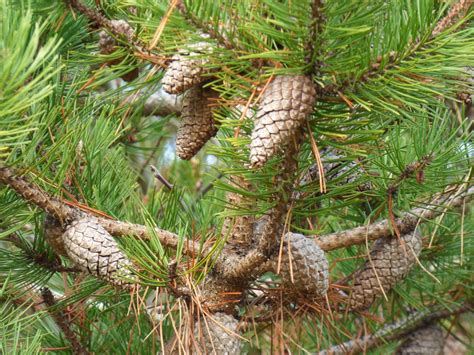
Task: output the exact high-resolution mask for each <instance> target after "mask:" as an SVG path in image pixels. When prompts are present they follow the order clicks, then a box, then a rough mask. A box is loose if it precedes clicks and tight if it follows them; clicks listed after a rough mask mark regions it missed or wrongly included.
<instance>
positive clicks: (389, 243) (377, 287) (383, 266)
mask: <svg viewBox="0 0 474 355" xmlns="http://www.w3.org/2000/svg"><path fill="white" fill-rule="evenodd" d="M402 244H404V246H403V245H402ZM421 249H422V239H421V234H420V233H419V232H417V231H416V232H415V233H413V232H410V233H407V234H405V235H402V236H401V237H400V240H399V239H398V238H397V237H385V238H380V239H378V240H377V241H376V242H375V243H374V246H373V248H372V250H371V251H370V260H367V261H366V263H365V265H364V266H363V267H362V269H360V270H359V271H358V272H356V274H355V278H354V286H353V287H352V292H351V295H350V300H349V309H350V310H363V309H367V308H368V307H370V305H372V303H373V302H374V301H375V299H376V298H377V297H379V296H381V295H383V292H385V293H387V292H388V291H389V290H390V289H391V288H392V287H394V286H395V285H396V284H397V283H398V282H400V281H402V280H403V279H404V278H405V277H406V276H407V275H408V273H409V271H410V270H411V269H412V268H413V266H414V265H415V264H416V258H417V257H418V255H420V252H421ZM381 287H382V288H383V290H382V288H381Z"/></svg>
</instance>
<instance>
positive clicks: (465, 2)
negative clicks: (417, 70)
mask: <svg viewBox="0 0 474 355" xmlns="http://www.w3.org/2000/svg"><path fill="white" fill-rule="evenodd" d="M473 1H474V0H460V1H459V2H458V3H456V4H454V5H453V6H452V7H451V10H450V11H449V13H448V14H447V15H446V16H445V17H443V18H442V19H441V20H440V21H439V22H438V24H437V25H436V27H435V29H434V30H433V32H432V33H431V36H427V37H426V39H425V41H422V40H421V39H418V40H416V41H414V42H413V43H412V44H411V45H410V48H408V49H407V50H406V53H407V54H406V55H404V56H402V57H399V56H397V53H396V52H393V51H392V52H390V54H389V57H388V60H387V63H386V64H385V66H384V67H383V68H381V63H382V61H383V59H384V58H383V57H382V56H380V57H378V58H377V60H376V62H375V63H373V64H372V65H371V66H370V67H369V68H368V69H367V70H366V72H365V73H362V74H361V75H360V77H359V78H358V79H357V81H356V83H355V85H362V84H366V83H368V82H369V81H370V80H371V79H375V78H377V77H380V76H383V75H385V73H386V72H387V71H389V70H391V69H395V68H396V67H397V66H398V65H399V64H400V63H401V61H403V60H408V59H410V58H414V56H415V55H416V53H417V52H418V51H420V50H422V49H424V48H426V47H425V46H426V42H427V41H428V40H430V39H433V38H435V37H436V36H438V35H439V34H440V33H441V32H443V31H444V30H446V29H447V28H448V27H450V26H452V25H453V24H454V23H455V20H458V19H460V18H462V16H461V15H462V14H464V13H466V12H467V11H468V9H469V8H470V6H471V5H472V3H473ZM351 84H352V82H351V80H350V79H346V80H344V81H343V82H342V83H341V84H340V85H334V86H333V85H328V86H327V87H326V89H325V92H326V93H330V92H332V93H333V94H334V95H336V94H337V93H339V92H344V91H346V90H351Z"/></svg>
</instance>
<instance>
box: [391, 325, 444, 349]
mask: <svg viewBox="0 0 474 355" xmlns="http://www.w3.org/2000/svg"><path fill="white" fill-rule="evenodd" d="M443 349H444V334H443V329H441V327H440V326H439V325H438V324H436V323H434V324H429V325H427V326H425V327H423V328H420V329H417V330H416V331H414V332H412V333H410V334H409V335H408V336H407V337H406V338H405V340H404V341H403V343H402V344H401V345H400V346H399V347H398V349H397V350H396V352H395V353H396V354H397V355H412V354H413V355H415V354H416V355H442V354H443V353H444V351H443Z"/></svg>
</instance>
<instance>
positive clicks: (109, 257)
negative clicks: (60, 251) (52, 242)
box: [63, 217, 133, 287]
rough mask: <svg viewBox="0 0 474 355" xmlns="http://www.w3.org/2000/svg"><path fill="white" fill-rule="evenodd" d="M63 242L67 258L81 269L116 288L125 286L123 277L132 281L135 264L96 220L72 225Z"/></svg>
mask: <svg viewBox="0 0 474 355" xmlns="http://www.w3.org/2000/svg"><path fill="white" fill-rule="evenodd" d="M63 239H64V247H65V249H66V252H67V255H68V256H69V258H70V259H71V260H72V261H73V262H74V263H75V264H76V265H77V266H78V267H79V268H80V269H82V270H84V271H86V272H88V273H90V274H92V275H94V276H96V277H98V278H100V279H103V280H106V281H108V282H110V283H111V284H113V285H115V286H121V287H126V286H128V285H129V284H128V282H127V281H126V280H124V279H123V278H128V279H133V275H132V273H131V272H130V270H129V268H130V267H131V266H132V262H131V261H130V260H129V259H128V258H127V256H126V255H125V254H124V253H123V252H122V251H121V250H120V249H119V247H118V244H117V242H116V241H115V239H114V238H113V237H112V236H111V235H110V234H109V233H108V232H107V231H106V230H105V229H104V228H103V227H102V226H101V225H100V224H99V223H98V221H97V220H96V219H95V218H93V217H84V218H82V219H79V220H76V221H74V222H72V223H71V224H70V226H69V227H68V228H67V229H66V232H65V233H64V235H63Z"/></svg>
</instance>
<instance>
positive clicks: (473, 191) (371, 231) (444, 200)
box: [314, 186, 474, 251]
mask: <svg viewBox="0 0 474 355" xmlns="http://www.w3.org/2000/svg"><path fill="white" fill-rule="evenodd" d="M473 198H474V186H471V187H470V188H469V189H467V190H466V191H464V192H461V193H459V194H456V193H455V194H449V193H445V194H442V195H441V196H439V197H437V198H435V199H434V200H432V201H431V202H430V203H429V204H427V206H426V207H419V208H415V209H412V210H411V211H409V212H405V213H403V214H402V216H401V217H399V218H396V219H395V220H394V221H393V222H392V221H391V220H390V219H384V220H381V221H379V222H376V223H373V224H369V225H367V226H362V227H356V228H353V229H349V230H346V231H342V232H336V233H331V234H326V235H322V236H319V237H318V236H314V238H316V242H317V243H318V245H319V247H320V248H321V249H323V250H324V251H330V250H335V249H339V248H346V247H348V246H351V245H358V244H364V243H365V242H366V241H367V240H375V239H379V238H383V237H389V236H392V235H393V230H394V227H396V228H398V230H399V231H400V233H401V234H406V233H408V232H410V231H412V230H414V229H415V227H416V225H417V224H418V222H419V221H420V220H421V221H424V220H430V219H433V218H435V217H437V216H439V215H440V214H442V213H443V212H444V210H445V209H446V208H456V207H460V206H462V205H463V204H464V203H465V202H468V201H470V200H472V199H473Z"/></svg>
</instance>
